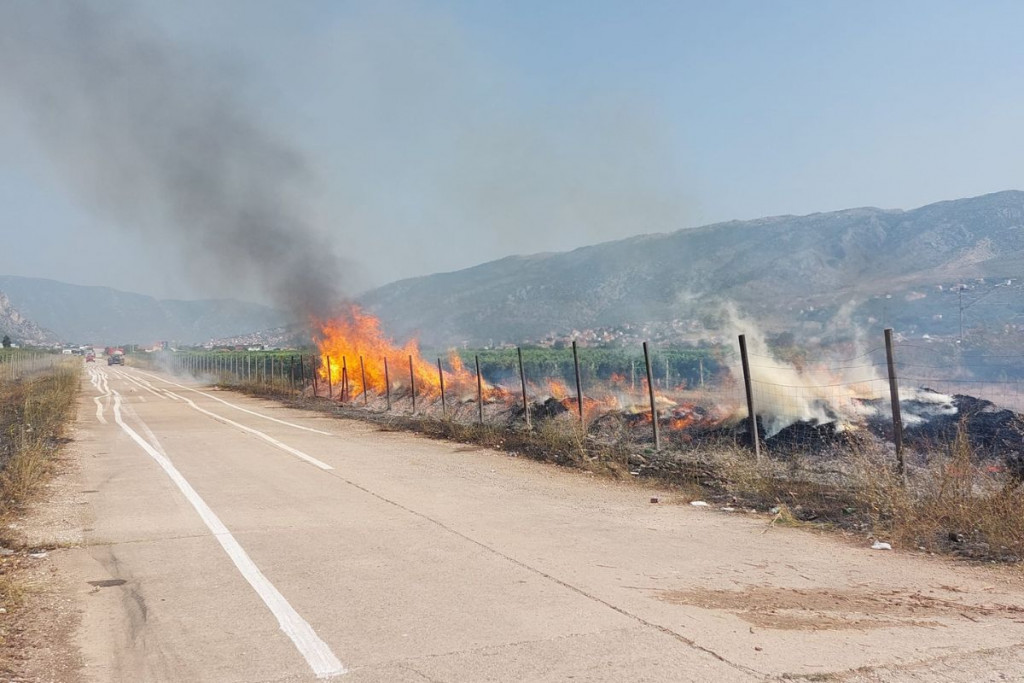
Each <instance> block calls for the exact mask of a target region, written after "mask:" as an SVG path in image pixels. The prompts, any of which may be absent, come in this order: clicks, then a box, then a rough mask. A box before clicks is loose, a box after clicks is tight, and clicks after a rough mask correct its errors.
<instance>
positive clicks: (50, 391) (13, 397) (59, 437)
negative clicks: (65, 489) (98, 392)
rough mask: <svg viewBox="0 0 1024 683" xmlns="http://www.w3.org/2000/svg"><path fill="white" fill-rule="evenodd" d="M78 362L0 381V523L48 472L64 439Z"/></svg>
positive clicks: (76, 383)
mask: <svg viewBox="0 0 1024 683" xmlns="http://www.w3.org/2000/svg"><path fill="white" fill-rule="evenodd" d="M80 371H81V366H80V365H79V363H77V362H76V363H66V364H61V365H59V366H56V367H54V368H53V369H52V370H50V371H48V372H46V373H45V374H41V375H37V376H35V377H33V378H30V379H26V380H20V381H14V382H5V383H2V384H0V522H4V521H6V520H8V519H9V518H10V516H11V515H14V514H16V513H17V512H19V511H20V509H21V508H22V506H23V505H24V503H25V502H26V501H27V500H28V499H29V498H30V496H31V495H32V494H33V492H34V491H36V489H37V488H38V487H39V485H40V484H41V483H43V481H45V479H46V478H47V477H48V476H49V474H50V473H51V471H52V468H53V457H54V455H55V454H56V453H57V451H58V450H59V449H60V447H61V446H62V445H63V444H64V443H65V442H66V438H65V434H66V431H67V428H68V425H69V424H70V422H71V420H72V419H73V417H74V411H75V400H76V397H77V396H78V389H79V373H80Z"/></svg>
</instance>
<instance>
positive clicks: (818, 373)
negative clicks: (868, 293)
mask: <svg viewBox="0 0 1024 683" xmlns="http://www.w3.org/2000/svg"><path fill="white" fill-rule="evenodd" d="M854 308H855V304H854V303H850V304H848V305H844V306H842V307H841V308H840V309H839V311H837V313H836V315H835V316H834V317H833V319H832V320H831V322H830V326H832V327H835V328H842V329H843V331H844V332H845V333H846V335H851V336H852V340H851V343H849V344H848V345H845V346H844V347H843V348H844V351H843V353H842V355H840V354H839V352H838V351H836V350H835V349H830V348H826V347H815V348H813V349H810V350H809V351H810V353H812V354H814V355H813V357H808V358H803V359H801V360H800V361H796V360H791V359H785V358H782V357H780V354H778V353H777V352H776V351H774V350H773V349H772V348H771V347H770V346H769V344H768V342H767V341H766V338H765V334H764V332H763V331H762V329H761V327H760V326H759V325H758V324H757V322H755V321H754V320H752V319H750V318H749V317H746V316H744V315H743V314H741V313H740V312H739V309H738V308H737V307H736V305H735V304H733V303H726V304H724V305H723V306H722V315H723V317H724V319H725V323H724V327H725V328H726V329H727V330H729V331H730V334H731V335H732V336H733V338H735V336H736V335H739V334H743V335H745V337H746V342H747V355H748V356H749V358H750V374H751V379H752V385H753V392H754V411H755V412H756V414H757V415H758V416H759V417H760V418H761V422H762V424H763V425H764V428H765V433H766V435H767V436H769V437H771V436H774V435H775V434H778V433H779V432H780V431H781V430H783V429H785V428H786V427H788V426H790V425H792V424H794V423H796V422H807V423H810V424H817V425H823V424H829V423H834V424H835V427H836V429H837V430H839V431H843V430H846V429H851V428H856V427H859V426H862V425H863V424H864V422H865V420H869V419H873V418H884V417H886V416H887V415H888V414H889V410H890V407H889V380H888V378H887V377H886V376H885V371H884V366H883V363H884V356H882V357H881V358H879V357H878V352H879V351H881V349H878V348H869V345H868V342H867V339H868V337H867V335H866V333H865V332H864V331H863V330H862V329H860V328H858V327H856V326H855V325H853V323H852V319H851V313H852V311H853V310H854ZM806 350H807V349H805V351H806ZM729 370H730V373H731V374H732V376H733V377H734V378H736V380H737V381H742V378H743V370H742V368H741V366H740V359H739V358H738V357H737V358H736V362H735V363H734V364H733V366H732V367H730V369H729ZM899 399H900V405H901V408H902V417H903V424H904V425H908V426H909V425H915V424H921V423H924V422H927V421H929V420H932V419H934V418H935V417H938V416H947V417H948V416H950V415H955V414H956V413H957V408H956V406H955V404H954V401H953V397H952V396H950V395H948V394H943V393H939V392H935V391H931V390H929V389H921V388H918V387H913V386H900V388H899Z"/></svg>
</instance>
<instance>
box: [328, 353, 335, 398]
mask: <svg viewBox="0 0 1024 683" xmlns="http://www.w3.org/2000/svg"><path fill="white" fill-rule="evenodd" d="M327 398H329V399H331V400H334V380H332V379H331V357H330V356H327Z"/></svg>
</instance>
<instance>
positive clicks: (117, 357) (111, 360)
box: [107, 353, 124, 365]
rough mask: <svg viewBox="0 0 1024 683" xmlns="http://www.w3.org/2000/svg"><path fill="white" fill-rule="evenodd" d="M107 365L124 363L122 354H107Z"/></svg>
mask: <svg viewBox="0 0 1024 683" xmlns="http://www.w3.org/2000/svg"><path fill="white" fill-rule="evenodd" d="M107 365H124V354H121V353H115V354H113V355H110V356H107Z"/></svg>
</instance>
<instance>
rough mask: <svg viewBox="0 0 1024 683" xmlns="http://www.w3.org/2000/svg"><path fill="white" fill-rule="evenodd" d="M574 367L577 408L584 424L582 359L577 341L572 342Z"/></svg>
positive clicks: (581, 422)
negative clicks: (577, 351) (581, 377)
mask: <svg viewBox="0 0 1024 683" xmlns="http://www.w3.org/2000/svg"><path fill="white" fill-rule="evenodd" d="M572 366H573V368H574V369H575V370H576V407H577V408H578V409H579V411H580V424H581V425H582V424H583V389H582V388H581V386H580V358H579V356H578V355H577V353H576V340H575V339H573V340H572Z"/></svg>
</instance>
